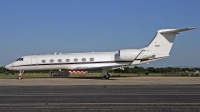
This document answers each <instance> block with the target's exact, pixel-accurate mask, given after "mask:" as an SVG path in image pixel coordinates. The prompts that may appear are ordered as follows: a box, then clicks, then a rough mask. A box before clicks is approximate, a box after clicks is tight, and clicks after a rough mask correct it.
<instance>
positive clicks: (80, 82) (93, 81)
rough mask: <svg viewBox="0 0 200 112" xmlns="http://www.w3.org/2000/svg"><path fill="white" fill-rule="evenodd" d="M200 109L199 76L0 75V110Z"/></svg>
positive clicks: (131, 111) (155, 111)
mask: <svg viewBox="0 0 200 112" xmlns="http://www.w3.org/2000/svg"><path fill="white" fill-rule="evenodd" d="M4 111H6V112H7V111H15V112H21V111H26V112H29V111H37V112H51V111H52V112H55V111H57V112H62V111H65V112H66V111H70V112H79V111H80V112H101V111H103V112H111V111H113V112H135V111H146V112H161V111H162V112H173V111H182V112H185V111H187V112H199V111H200V78H199V77H111V79H110V80H105V79H102V78H96V77H95V78H92V77H89V78H85V77H84V78H83V77H76V78H35V79H23V80H17V79H0V112H4Z"/></svg>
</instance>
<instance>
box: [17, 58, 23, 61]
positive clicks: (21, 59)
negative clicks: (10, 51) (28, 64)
mask: <svg viewBox="0 0 200 112" xmlns="http://www.w3.org/2000/svg"><path fill="white" fill-rule="evenodd" d="M23 60H24V58H19V59H17V60H16V61H23Z"/></svg>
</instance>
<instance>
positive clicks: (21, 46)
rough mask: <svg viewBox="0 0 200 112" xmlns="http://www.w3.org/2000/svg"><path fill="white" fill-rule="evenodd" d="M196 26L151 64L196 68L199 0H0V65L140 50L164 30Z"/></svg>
mask: <svg viewBox="0 0 200 112" xmlns="http://www.w3.org/2000/svg"><path fill="white" fill-rule="evenodd" d="M185 27H196V28H197V29H196V30H192V31H188V32H184V33H183V34H181V35H178V36H177V38H176V39H175V44H174V46H173V48H172V51H171V56H170V57H169V58H167V59H164V60H160V61H156V62H152V63H150V64H149V65H143V66H153V67H167V66H172V67H175V66H196V67H200V61H199V60H200V50H199V48H200V33H199V28H200V1H199V0H1V1H0V57H1V58H0V66H4V65H6V64H9V63H10V62H12V61H15V60H16V59H17V58H19V57H21V56H23V55H32V54H53V53H54V52H62V53H70V52H92V51H95V52H99V51H115V50H120V49H126V48H142V47H145V46H147V45H148V44H149V42H150V41H151V40H152V38H154V36H155V35H156V31H157V30H159V29H165V28H185Z"/></svg>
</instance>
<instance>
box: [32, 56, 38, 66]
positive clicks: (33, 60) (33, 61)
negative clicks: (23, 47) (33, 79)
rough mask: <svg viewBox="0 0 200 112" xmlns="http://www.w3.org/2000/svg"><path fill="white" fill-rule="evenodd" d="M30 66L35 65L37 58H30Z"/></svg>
mask: <svg viewBox="0 0 200 112" xmlns="http://www.w3.org/2000/svg"><path fill="white" fill-rule="evenodd" d="M31 67H37V58H36V57H33V58H31Z"/></svg>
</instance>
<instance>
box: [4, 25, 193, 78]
mask: <svg viewBox="0 0 200 112" xmlns="http://www.w3.org/2000/svg"><path fill="white" fill-rule="evenodd" d="M192 29H195V28H194V27H191V28H183V29H162V30H158V31H157V35H156V37H155V38H154V39H153V41H152V42H151V43H150V44H149V45H148V46H147V47H145V48H141V49H122V50H119V51H113V52H89V53H67V54H61V53H60V54H57V53H55V54H46V55H30V56H23V57H21V58H19V59H17V60H16V61H15V62H13V63H11V64H9V65H7V66H5V68H7V69H9V70H18V71H20V74H22V73H23V72H24V71H27V70H91V69H101V70H102V73H101V74H102V76H103V77H104V78H105V79H109V78H110V75H109V74H108V70H109V69H116V68H122V69H123V68H124V67H128V66H136V65H140V64H144V63H149V62H152V61H156V60H160V59H163V58H167V57H169V56H170V55H169V53H170V50H171V48H172V45H173V42H174V39H175V36H176V34H179V33H180V32H184V31H187V30H192Z"/></svg>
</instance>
